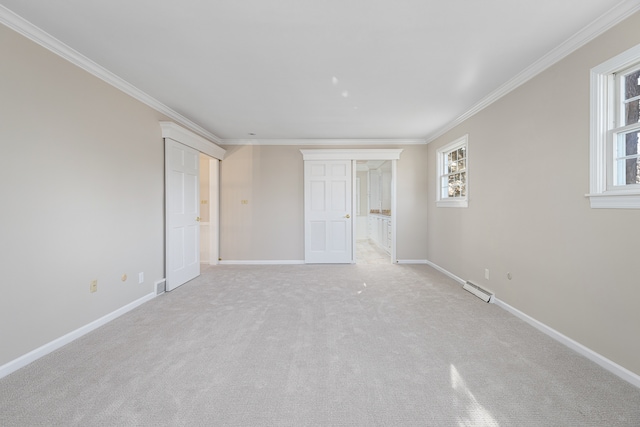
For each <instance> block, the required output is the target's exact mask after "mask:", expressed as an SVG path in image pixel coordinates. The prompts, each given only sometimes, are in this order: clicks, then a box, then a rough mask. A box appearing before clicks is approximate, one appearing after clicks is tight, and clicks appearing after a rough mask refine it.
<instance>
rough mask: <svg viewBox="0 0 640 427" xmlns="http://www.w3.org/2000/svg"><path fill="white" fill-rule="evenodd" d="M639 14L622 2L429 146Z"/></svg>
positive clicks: (636, 0) (638, 3)
mask: <svg viewBox="0 0 640 427" xmlns="http://www.w3.org/2000/svg"><path fill="white" fill-rule="evenodd" d="M638 10H640V0H632V1H629V0H624V1H622V2H620V3H619V4H618V5H616V6H615V7H614V8H612V9H611V10H609V12H607V13H605V14H604V15H602V16H601V17H599V18H598V19H597V20H595V21H593V22H592V23H591V24H589V25H587V26H586V27H584V28H583V29H582V30H580V31H578V32H577V33H576V34H574V35H573V36H571V37H570V38H569V39H567V40H566V41H564V42H563V43H562V44H561V45H559V46H558V47H556V48H555V49H553V50H552V51H550V52H549V53H547V54H546V55H544V56H543V57H542V58H540V59H538V60H537V61H536V62H534V63H533V64H531V65H530V66H529V67H527V68H525V69H524V70H523V71H522V72H520V73H519V74H517V75H516V76H515V77H513V78H512V79H511V80H509V81H507V82H506V83H505V84H503V85H502V86H500V87H499V88H498V89H496V90H495V91H493V92H491V93H490V94H489V95H487V96H486V97H484V98H483V99H482V100H480V102H478V103H477V104H475V105H474V106H473V107H471V108H470V109H469V110H468V111H467V112H466V113H464V114H462V115H461V116H460V117H458V118H457V119H455V120H454V121H452V122H450V123H449V124H447V125H445V126H444V127H442V128H440V129H439V130H437V131H436V132H434V133H432V134H431V135H429V136H428V137H427V138H425V141H426V143H427V144H428V143H430V142H432V141H433V140H435V139H436V138H439V137H441V136H442V135H444V134H445V133H447V132H449V131H450V130H451V129H453V128H454V127H456V126H458V125H459V124H461V123H462V122H464V121H465V120H467V119H469V118H470V117H472V116H474V115H475V114H477V113H479V112H480V111H482V110H484V109H485V108H487V107H488V106H489V105H491V104H493V103H494V102H496V101H497V100H499V99H500V98H502V97H503V96H505V95H507V94H508V93H510V92H511V91H513V90H515V89H516V88H518V87H519V86H521V85H523V84H524V83H526V82H527V81H529V80H531V79H532V78H534V77H535V76H537V75H538V74H540V73H542V72H543V71H544V70H546V69H547V68H549V67H551V66H552V65H554V64H556V63H557V62H559V61H560V60H562V59H564V58H566V57H567V56H569V55H570V54H571V53H573V52H575V51H576V50H578V49H579V48H581V47H582V46H584V45H586V44H587V43H589V42H590V41H591V40H593V39H595V38H596V37H598V36H599V35H601V34H603V33H604V32H605V31H607V30H609V29H610V28H612V27H613V26H615V25H616V24H619V23H620V22H622V21H623V20H624V19H626V18H628V17H629V16H631V15H632V14H634V13H636V12H637V11H638Z"/></svg>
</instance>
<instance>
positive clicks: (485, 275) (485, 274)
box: [484, 268, 489, 280]
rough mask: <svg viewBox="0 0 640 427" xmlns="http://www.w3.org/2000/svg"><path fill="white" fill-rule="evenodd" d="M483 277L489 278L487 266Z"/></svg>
mask: <svg viewBox="0 0 640 427" xmlns="http://www.w3.org/2000/svg"><path fill="white" fill-rule="evenodd" d="M484 278H485V279H487V280H489V269H488V268H485V269H484Z"/></svg>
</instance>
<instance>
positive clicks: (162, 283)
mask: <svg viewBox="0 0 640 427" xmlns="http://www.w3.org/2000/svg"><path fill="white" fill-rule="evenodd" d="M166 286H167V281H166V280H165V279H162V280H158V281H157V282H156V295H161V294H164V292H165V290H166V289H165V288H166Z"/></svg>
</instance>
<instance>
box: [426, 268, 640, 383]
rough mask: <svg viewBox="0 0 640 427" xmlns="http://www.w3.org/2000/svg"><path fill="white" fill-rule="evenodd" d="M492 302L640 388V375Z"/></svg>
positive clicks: (528, 318)
mask: <svg viewBox="0 0 640 427" xmlns="http://www.w3.org/2000/svg"><path fill="white" fill-rule="evenodd" d="M427 264H428V265H429V266H431V267H433V268H435V269H436V270H438V271H439V272H441V273H443V274H444V275H446V276H449V277H451V278H452V279H454V280H455V281H457V282H460V283H461V284H462V285H464V284H465V283H466V281H465V280H462V279H461V278H459V277H458V276H456V275H455V274H453V273H451V272H449V271H447V270H445V269H444V268H442V267H440V266H439V265H437V264H434V263H433V262H431V261H427ZM490 302H492V303H494V304H496V305H497V306H499V307H500V308H502V309H504V310H506V311H508V312H509V313H511V314H513V315H514V316H516V317H518V318H520V319H522V320H524V321H525V322H527V323H528V324H530V325H531V326H533V327H534V328H536V329H538V330H539V331H540V332H542V333H544V334H545V335H548V336H549V337H551V338H553V339H555V340H556V341H558V342H560V343H561V344H564V345H565V346H567V347H569V348H570V349H572V350H574V351H575V352H577V353H579V354H580V355H582V356H584V357H586V358H587V359H589V360H591V361H592V362H595V363H596V364H598V365H599V366H601V367H602V368H604V369H606V370H607V371H609V372H611V373H612V374H614V375H616V376H618V377H620V378H621V379H623V380H625V381H627V382H628V383H630V384H632V385H634V386H636V387H638V388H640V375H638V374H635V373H633V372H631V371H630V370H628V369H627V368H625V367H623V366H620V365H618V364H617V363H615V362H613V361H611V360H609V359H607V358H606V357H604V356H602V355H601V354H599V353H596V352H595V351H593V350H591V349H590V348H588V347H585V346H584V345H582V344H580V343H579V342H577V341H574V340H572V339H571V338H569V337H567V336H566V335H563V334H561V333H560V332H558V331H556V330H555V329H553V328H551V327H549V326H547V325H545V324H544V323H542V322H540V321H538V320H536V319H534V318H533V317H531V316H529V315H527V314H524V313H523V312H521V311H520V310H518V309H517V308H514V307H512V306H510V305H509V304H507V303H505V302H504V301H502V300H500V299H498V298H496V296H495V295H494V296H493V297H492V298H491V301H490Z"/></svg>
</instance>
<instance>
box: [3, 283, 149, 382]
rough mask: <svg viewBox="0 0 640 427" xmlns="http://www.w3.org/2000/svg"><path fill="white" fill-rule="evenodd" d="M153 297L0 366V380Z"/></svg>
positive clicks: (136, 302) (132, 303)
mask: <svg viewBox="0 0 640 427" xmlns="http://www.w3.org/2000/svg"><path fill="white" fill-rule="evenodd" d="M155 296H156V294H155V293H150V294H147V295H145V296H143V297H142V298H139V299H137V300H135V301H133V302H131V303H129V304H127V305H125V306H124V307H120V308H119V309H117V310H116V311H113V312H111V313H109V314H107V315H105V316H102V317H101V318H99V319H97V320H94V321H93V322H91V323H89V324H86V325H84V326H82V327H80V328H78V329H76V330H75V331H71V332H69V333H68V334H66V335H63V336H61V337H60V338H57V339H55V340H53V341H51V342H49V343H47V344H45V345H43V346H41V347H38V348H36V349H35V350H33V351H30V352H29V353H27V354H25V355H23V356H20V357H18V358H17V359H14V360H12V361H11V362H8V363H5V364H4V365H2V366H0V378H3V377H6V376H7V375H9V374H11V373H12V372H15V371H17V370H18V369H20V368H23V367H25V366H27V365H28V364H29V363H31V362H34V361H36V360H38V359H40V358H41V357H43V356H46V355H47V354H49V353H51V352H53V351H55V350H57V349H59V348H60V347H62V346H65V345H67V344H69V343H70V342H72V341H74V340H77V339H78V338H80V337H81V336H83V335H86V334H88V333H89V332H91V331H93V330H95V329H98V328H99V327H100V326H103V325H105V324H107V323H109V322H110V321H112V320H113V319H115V318H117V317H120V316H122V315H123V314H125V313H127V312H129V311H131V310H133V309H134V308H136V307H138V306H140V305H142V304H144V303H145V302H147V301H150V300H152V299H153V298H155Z"/></svg>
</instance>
